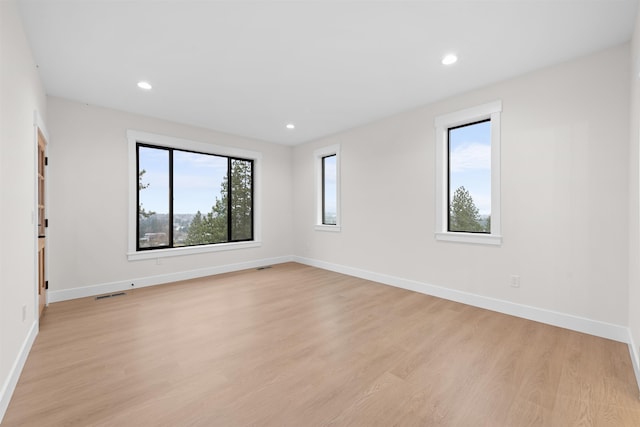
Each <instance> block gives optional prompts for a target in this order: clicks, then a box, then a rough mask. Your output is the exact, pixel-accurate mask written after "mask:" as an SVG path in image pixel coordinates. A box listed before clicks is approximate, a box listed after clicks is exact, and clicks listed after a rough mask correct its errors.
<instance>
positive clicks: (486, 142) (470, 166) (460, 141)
mask: <svg viewBox="0 0 640 427" xmlns="http://www.w3.org/2000/svg"><path fill="white" fill-rule="evenodd" d="M449 184H450V188H451V191H450V197H451V198H452V199H453V193H454V192H455V190H456V189H457V188H458V187H460V186H464V187H465V188H466V189H467V190H468V191H469V193H470V194H471V197H472V198H473V201H474V203H475V205H476V207H477V208H478V210H479V212H480V214H481V215H490V214H491V122H488V121H487V122H482V123H477V124H475V125H470V126H465V127H460V128H457V129H452V130H451V131H450V133H449Z"/></svg>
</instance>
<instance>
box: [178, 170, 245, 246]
mask: <svg viewBox="0 0 640 427" xmlns="http://www.w3.org/2000/svg"><path fill="white" fill-rule="evenodd" d="M251 175H252V174H251V162H249V161H246V160H232V161H231V195H229V182H228V181H229V180H228V178H227V177H225V178H224V180H223V181H222V184H221V189H220V198H217V197H216V203H215V205H213V206H212V208H211V212H209V213H207V214H206V215H203V214H202V213H201V212H200V211H198V212H197V213H196V215H195V216H194V218H193V220H192V221H191V225H189V229H188V231H187V237H186V239H185V244H186V245H202V244H211V243H221V242H226V241H228V232H227V227H228V224H229V220H228V216H227V210H228V206H229V204H230V205H231V230H232V232H231V241H237V240H248V239H251V237H252V229H253V226H252V222H251V206H252V203H251V197H252V191H251V188H252V182H251V180H252V178H251ZM229 202H231V203H229Z"/></svg>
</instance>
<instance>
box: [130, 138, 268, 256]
mask: <svg viewBox="0 0 640 427" xmlns="http://www.w3.org/2000/svg"><path fill="white" fill-rule="evenodd" d="M163 142H164V143H163ZM129 143H130V146H131V147H132V150H133V153H132V155H133V156H134V164H133V165H132V168H134V169H135V177H136V184H135V185H136V188H135V195H134V199H135V204H134V206H133V209H134V211H135V214H134V215H135V220H134V224H133V227H131V226H130V233H131V232H134V233H135V237H134V238H133V239H131V240H130V245H129V246H130V251H129V254H128V255H129V259H144V258H149V256H145V255H144V254H149V255H151V257H156V254H160V256H169V255H178V254H186V253H194V252H195V253H197V252H201V251H209V250H213V249H212V248H213V247H216V249H215V250H220V249H222V250H224V249H225V248H228V249H235V248H237V247H242V244H245V245H246V244H254V243H256V223H257V221H256V220H255V216H256V208H255V206H256V203H255V202H256V173H255V172H256V159H257V158H258V157H259V156H257V153H253V152H248V151H244V150H233V149H230V150H225V149H224V148H223V147H218V150H216V147H214V146H208V145H206V144H203V143H197V142H191V141H184V140H177V139H174V138H170V137H162V136H159V135H151V134H142V133H137V132H134V131H130V135H129ZM209 151H211V152H209ZM225 151H226V153H225ZM220 152H222V153H220ZM132 201H133V200H132ZM239 245H240V246H239Z"/></svg>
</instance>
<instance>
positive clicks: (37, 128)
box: [31, 110, 51, 324]
mask: <svg viewBox="0 0 640 427" xmlns="http://www.w3.org/2000/svg"><path fill="white" fill-rule="evenodd" d="M38 133H41V134H42V136H43V137H44V139H45V142H46V145H45V156H48V151H49V147H50V144H51V140H50V138H49V133H48V132H47V128H46V126H45V124H44V120H43V119H42V116H41V115H40V113H39V112H38V110H35V111H34V112H33V174H32V175H33V177H34V183H33V185H34V188H33V211H32V212H31V223H32V225H33V237H34V240H33V270H34V272H35V275H34V276H35V277H34V279H35V280H34V284H33V289H34V291H35V292H34V295H33V304H34V305H33V320H34V321H36V324H37V323H39V322H38V320H39V318H40V313H39V298H38V287H39V286H40V284H39V283H40V280H39V279H40V269H39V266H38V252H39V251H38V191H39V190H38V179H37V177H38ZM46 171H47V168H45V177H46V176H47V172H46ZM44 185H45V188H44V196H45V201H44V203H45V206H46V207H49V180H48V179H46V178H45V180H44ZM46 212H47V211H46V210H45V216H46ZM47 237H48V236H47ZM44 256H45V260H46V262H45V263H44V276H45V278H46V277H49V262H48V260H49V244H48V243H47V244H46V245H45V248H44ZM48 305H49V298H48V293H46V292H45V307H46V306H48Z"/></svg>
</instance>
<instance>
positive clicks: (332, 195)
mask: <svg viewBox="0 0 640 427" xmlns="http://www.w3.org/2000/svg"><path fill="white" fill-rule="evenodd" d="M336 159H337V156H336V155H335V154H334V155H332V156H327V157H323V158H322V223H323V224H326V225H336V224H337V217H338V215H337V205H338V191H337V189H338V187H337V170H336Z"/></svg>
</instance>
